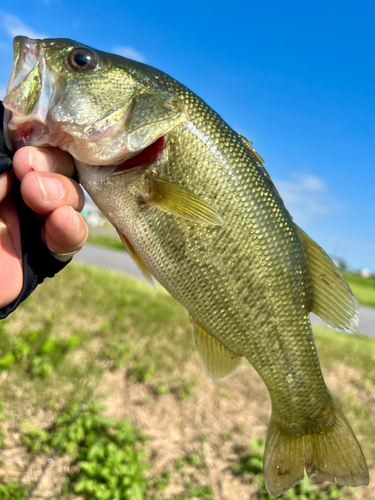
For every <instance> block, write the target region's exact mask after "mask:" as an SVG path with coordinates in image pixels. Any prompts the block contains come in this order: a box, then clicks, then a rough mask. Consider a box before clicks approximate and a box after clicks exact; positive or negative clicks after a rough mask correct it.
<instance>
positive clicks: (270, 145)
mask: <svg viewBox="0 0 375 500" xmlns="http://www.w3.org/2000/svg"><path fill="white" fill-rule="evenodd" d="M374 33H375V4H374V3H373V2H370V1H362V2H354V1H345V0H341V1H336V0H333V1H330V0H325V1H320V0H318V1H314V2H296V1H288V0H284V1H267V0H263V1H262V2H260V1H259V0H257V1H252V0H248V1H246V2H237V1H233V2H222V1H211V0H210V1H206V2H204V1H200V2H194V1H189V2H170V1H168V0H167V1H166V0H164V1H163V2H159V3H157V2H150V1H149V0H143V1H142V2H138V1H137V2H134V1H133V2H127V1H124V0H115V1H111V2H106V3H105V2H98V1H97V0H90V1H88V0H81V1H80V2H79V3H78V2H76V1H72V0H29V1H25V0H17V2H14V1H10V0H2V2H1V7H0V97H3V95H4V93H5V88H6V84H7V79H8V76H9V72H10V68H11V64H12V38H13V36H15V35H17V34H24V35H27V36H30V37H44V36H49V37H64V38H73V39H75V40H78V41H81V42H83V43H85V44H88V45H91V46H93V47H95V48H98V49H101V50H104V51H109V52H113V51H114V52H117V53H122V54H123V55H125V56H127V57H130V58H136V59H139V60H142V61H144V62H147V63H148V64H151V65H152V66H155V67H157V68H159V69H162V70H163V71H166V72H167V73H169V74H171V75H172V76H174V77H175V78H176V79H177V80H179V81H181V82H182V83H184V84H185V85H187V86H188V87H189V88H191V89H192V90H193V91H194V92H196V93H197V94H198V95H200V96H201V97H202V98H203V99H204V100H205V101H206V102H207V103H208V104H209V105H210V106H211V107H213V108H214V109H215V110H216V111H217V112H219V113H220V114H221V116H222V117H223V118H224V119H225V120H226V121H227V122H228V123H229V124H230V125H231V126H232V127H233V128H234V129H236V130H237V131H238V132H240V133H242V134H243V135H245V136H247V137H248V138H249V139H250V140H252V141H253V142H254V147H255V148H256V150H257V151H259V153H260V154H261V156H262V157H263V158H264V159H265V166H266V168H267V169H268V171H269V173H270V175H271V177H272V178H273V180H274V182H275V184H276V186H277V187H278V188H279V190H280V192H281V195H282V196H283V198H284V201H285V204H286V206H287V207H288V209H289V211H290V212H291V213H292V215H293V216H294V220H295V221H296V222H297V224H299V225H300V226H301V227H302V228H303V229H305V230H306V231H307V232H308V233H309V235H310V236H311V237H312V238H314V239H315V240H316V241H317V242H318V243H319V244H321V245H322V246H323V247H324V248H325V249H326V251H327V252H328V253H330V254H331V255H332V256H335V257H342V258H344V259H345V260H346V261H347V263H348V264H349V265H350V267H352V268H354V269H358V268H360V267H363V266H366V267H370V268H371V269H372V270H373V271H374V272H375V200H374V198H375V166H374V164H375V64H374V55H375V50H374V49H375V47H374V45H375V44H374V38H375V37H374Z"/></svg>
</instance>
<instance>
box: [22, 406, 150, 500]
mask: <svg viewBox="0 0 375 500" xmlns="http://www.w3.org/2000/svg"><path fill="white" fill-rule="evenodd" d="M103 410H104V409H103V407H101V406H100V405H97V404H95V403H93V404H91V405H89V406H88V407H87V408H86V409H85V410H84V411H82V412H79V411H78V410H77V407H73V408H71V409H70V410H69V411H65V412H64V413H63V414H62V415H61V416H60V417H59V418H57V420H56V421H55V423H54V424H53V425H52V426H51V428H50V429H48V431H45V430H41V429H31V430H29V431H26V432H25V433H24V435H23V436H22V441H23V443H24V444H25V445H26V447H27V448H28V450H29V451H31V452H39V451H42V452H43V453H49V452H50V451H51V450H52V449H55V451H56V452H59V453H63V452H66V453H69V454H70V455H71V456H72V466H73V469H76V472H74V473H71V474H69V475H68V488H69V491H70V492H74V493H76V494H80V495H82V496H83V497H84V498H89V499H92V500H109V499H111V500H112V499H114V500H117V499H118V500H128V499H129V500H130V499H132V500H141V499H142V498H143V493H144V492H145V490H146V486H147V480H146V476H145V472H146V470H147V469H148V465H147V464H146V462H145V458H146V455H145V452H144V444H145V441H146V438H145V436H144V435H143V434H142V433H141V431H140V430H139V429H138V428H136V427H134V426H132V425H130V423H129V421H128V420H127V419H124V420H121V421H119V422H117V423H115V422H113V421H112V420H111V419H109V418H106V417H105V416H103Z"/></svg>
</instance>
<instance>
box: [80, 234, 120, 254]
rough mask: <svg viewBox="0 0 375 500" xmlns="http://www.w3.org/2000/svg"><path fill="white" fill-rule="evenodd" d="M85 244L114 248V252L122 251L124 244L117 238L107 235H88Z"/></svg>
mask: <svg viewBox="0 0 375 500" xmlns="http://www.w3.org/2000/svg"><path fill="white" fill-rule="evenodd" d="M87 243H91V244H93V245H99V246H102V247H108V248H115V249H116V250H124V251H126V248H125V247H124V244H123V243H122V241H121V240H120V238H119V236H115V235H114V236H112V235H109V234H92V233H89V236H88V238H87Z"/></svg>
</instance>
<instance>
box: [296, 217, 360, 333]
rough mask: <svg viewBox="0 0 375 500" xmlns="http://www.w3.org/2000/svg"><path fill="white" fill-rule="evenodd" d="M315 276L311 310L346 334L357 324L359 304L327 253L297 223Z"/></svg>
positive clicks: (312, 274)
mask: <svg viewBox="0 0 375 500" xmlns="http://www.w3.org/2000/svg"><path fill="white" fill-rule="evenodd" d="M297 230H298V231H299V234H300V235H301V238H302V241H303V246H304V249H305V253H306V257H307V262H308V265H309V270H310V273H311V278H312V286H313V301H312V308H311V312H313V313H314V314H316V315H317V316H319V318H321V319H322V320H324V321H326V322H327V323H328V324H329V325H330V326H332V327H333V328H336V329H337V330H341V331H344V332H346V333H352V332H354V331H355V329H356V327H357V324H358V303H357V300H356V298H355V297H354V295H353V292H352V291H351V289H350V287H349V285H348V284H347V282H346V281H345V278H344V277H343V276H342V274H341V273H340V271H339V270H338V269H337V267H336V266H335V264H334V263H333V262H332V260H331V258H330V257H329V256H328V255H327V254H326V252H325V251H324V250H323V249H322V248H321V247H320V246H319V245H318V244H317V243H316V242H315V241H314V240H312V239H311V238H310V237H309V236H307V234H306V233H305V232H304V231H302V229H300V228H299V227H298V226H297Z"/></svg>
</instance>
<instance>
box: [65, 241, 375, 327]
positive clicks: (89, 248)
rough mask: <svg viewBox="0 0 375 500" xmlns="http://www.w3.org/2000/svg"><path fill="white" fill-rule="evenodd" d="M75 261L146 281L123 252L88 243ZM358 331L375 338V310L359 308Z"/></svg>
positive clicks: (318, 321)
mask: <svg viewBox="0 0 375 500" xmlns="http://www.w3.org/2000/svg"><path fill="white" fill-rule="evenodd" d="M74 261H75V262H83V263H85V264H92V265H93V266H97V267H102V268H105V269H113V270H114V271H120V272H122V273H125V274H128V275H130V276H134V277H136V278H140V279H144V278H143V276H142V274H141V272H140V271H139V270H138V268H137V267H136V265H135V264H134V263H133V261H132V260H131V258H130V256H129V255H128V254H127V253H126V252H124V251H121V250H113V249H111V248H105V247H100V246H96V245H90V244H88V243H87V244H86V245H85V246H84V247H83V248H82V250H81V251H80V252H79V253H78V254H77V255H76V256H75V257H74ZM311 321H312V322H314V323H319V324H323V325H324V324H325V323H324V322H323V321H321V320H320V319H319V318H317V317H316V316H314V315H313V314H312V315H311ZM357 330H358V332H360V333H362V334H364V335H369V336H370V337H375V309H372V308H371V307H366V306H360V307H359V325H358V328H357Z"/></svg>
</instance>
